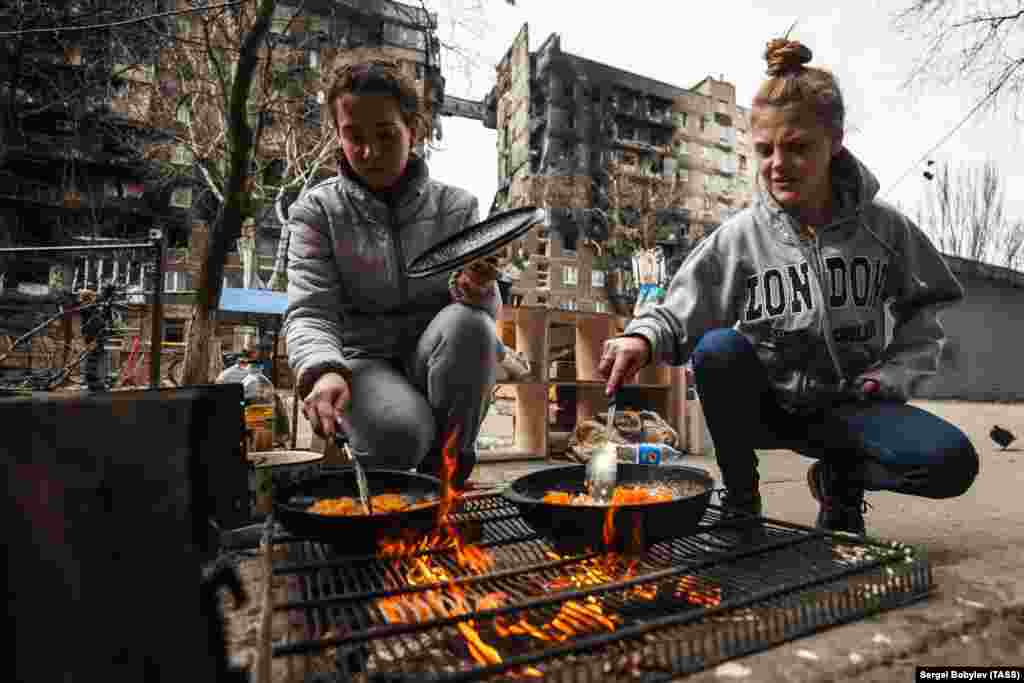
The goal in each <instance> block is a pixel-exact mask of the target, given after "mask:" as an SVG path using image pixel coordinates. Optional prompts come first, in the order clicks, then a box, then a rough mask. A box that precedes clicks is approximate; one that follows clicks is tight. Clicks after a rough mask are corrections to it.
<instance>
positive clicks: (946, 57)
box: [894, 0, 1024, 107]
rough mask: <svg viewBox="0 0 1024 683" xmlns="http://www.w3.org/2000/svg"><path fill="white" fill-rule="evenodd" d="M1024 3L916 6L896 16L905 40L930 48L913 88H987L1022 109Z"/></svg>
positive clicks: (930, 0)
mask: <svg viewBox="0 0 1024 683" xmlns="http://www.w3.org/2000/svg"><path fill="white" fill-rule="evenodd" d="M1022 21H1024V3H1022V2H1021V0H912V2H911V3H910V4H909V5H908V6H907V7H905V8H904V9H903V10H901V11H899V12H898V13H896V15H895V16H894V25H895V26H896V28H897V29H898V30H899V31H901V32H902V33H904V34H907V35H909V36H915V37H919V38H921V39H922V40H924V42H925V48H924V50H923V53H922V56H921V57H920V59H919V60H918V62H917V64H916V65H915V66H914V68H913V70H912V71H911V73H910V76H909V77H908V79H907V82H908V84H909V83H915V82H922V81H925V80H937V81H939V82H942V83H947V84H948V83H955V82H966V83H970V84H972V85H977V86H980V87H983V88H984V89H985V91H986V92H987V93H988V99H987V101H986V104H987V105H988V106H990V107H994V106H995V105H996V103H997V101H998V99H999V97H1000V96H1004V95H1005V96H1008V97H1011V98H1013V99H1014V100H1015V106H1016V107H1019V104H1020V95H1021V94H1022V92H1024V70H1022V69H1021V67H1022V66H1024V31H1022V28H1024V24H1022Z"/></svg>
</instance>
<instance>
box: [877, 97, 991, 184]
mask: <svg viewBox="0 0 1024 683" xmlns="http://www.w3.org/2000/svg"><path fill="white" fill-rule="evenodd" d="M1003 83H1005V81H1003V82H1000V83H999V84H998V85H996V86H993V87H992V89H991V90H989V91H988V93H986V94H985V96H984V97H982V98H981V99H980V100H978V101H977V102H976V103H975V105H974V106H973V107H971V110H970V111H968V112H967V115H966V116H964V117H963V118H962V119H960V122H959V123H957V124H956V125H955V126H953V128H952V129H951V130H950V131H949V132H948V133H946V134H945V135H943V136H942V137H941V138H940V139H939V141H938V142H936V143H935V144H934V145H932V147H931V148H930V149H929V150H928V151H927V152H925V153H924V154H922V155H921V158H920V159H918V160H917V161H915V162H914V163H913V164H912V165H911V166H910V167H908V168H907V170H906V171H904V172H903V175H901V176H900V177H899V178H897V179H896V182H894V183H893V184H892V185H890V186H889V187H888V188H886V190H885V192H883V193H882V195H883V196H885V195H887V194H889V193H890V192H892V191H893V190H895V189H896V186H897V185H899V184H900V183H902V182H903V181H904V180H906V179H907V176H909V175H910V174H911V173H913V172H914V169H916V168H918V167H919V166H920V164H921V162H922V161H925V160H926V159H927V158H928V157H930V156H931V155H932V154H933V153H934V152H935V150H937V149H938V148H939V147H941V146H942V145H944V144H945V143H946V142H948V141H949V139H950V138H951V137H953V136H954V135H955V134H956V132H957V131H958V130H960V129H961V128H962V127H963V125H964V124H965V123H967V122H968V121H969V120H970V118H971V117H972V116H974V115H975V113H977V111H978V110H979V109H981V107H982V106H983V105H984V104H985V103H986V102H988V101H989V100H990V99H992V98H993V97H995V95H996V93H998V92H999V90H1000V89H1001V88H1002V85H1003Z"/></svg>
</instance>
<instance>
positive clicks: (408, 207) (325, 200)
mask: <svg viewBox="0 0 1024 683" xmlns="http://www.w3.org/2000/svg"><path fill="white" fill-rule="evenodd" d="M478 211H479V209H478V202H477V200H476V198H475V197H474V196H473V195H471V194H470V193H469V192H466V191H465V190H462V189H459V188H456V187H452V186H449V185H445V184H444V183H440V182H438V181H436V180H432V179H431V178H430V176H429V171H428V169H427V165H426V163H425V162H423V161H422V160H421V159H419V158H416V157H414V158H413V159H412V160H411V161H410V162H409V166H408V168H407V171H406V174H405V176H404V177H403V181H402V183H401V184H400V187H399V189H398V190H397V191H396V192H395V193H394V194H393V196H392V197H389V198H387V201H385V200H384V199H382V198H380V197H379V196H378V195H375V194H374V193H372V192H370V191H369V190H368V189H367V188H366V187H365V186H364V185H363V184H362V183H361V182H359V181H358V180H357V179H355V178H354V177H353V176H352V174H351V172H348V173H346V172H339V174H338V175H337V176H336V177H334V178H331V179H329V180H325V181H324V182H322V183H320V184H318V185H316V186H314V187H312V188H310V189H309V191H308V192H306V193H305V194H303V195H302V196H301V197H300V198H299V199H298V200H296V202H295V203H294V204H293V205H292V206H291V208H290V210H289V222H288V229H289V230H291V241H290V244H289V248H288V310H287V312H286V313H285V324H284V334H285V340H286V343H287V345H288V362H289V365H291V367H292V370H293V371H294V372H295V374H296V376H297V378H298V381H297V385H296V386H297V389H298V393H299V396H301V397H304V396H306V395H307V394H308V393H309V391H310V389H311V388H312V386H313V384H314V383H315V382H316V380H317V379H318V378H319V377H320V376H321V375H322V374H324V373H325V372H327V371H329V370H334V369H340V368H344V367H345V361H346V360H348V359H351V358H381V359H395V358H402V357H404V356H405V354H408V353H410V352H411V351H412V349H413V348H414V345H415V343H416V341H417V340H418V339H419V337H420V335H421V334H422V333H423V331H424V330H425V329H426V327H427V325H428V324H429V323H430V321H431V320H432V319H433V318H434V316H435V315H437V313H438V312H439V311H440V310H441V309H442V308H444V307H445V306H447V305H448V304H450V303H451V296H450V294H449V289H448V274H447V273H445V274H441V275H437V276H435V277H430V278H423V279H411V278H409V277H407V275H406V267H407V265H408V264H409V263H410V262H411V261H412V260H413V259H414V258H415V257H417V256H419V255H420V254H422V253H423V252H424V251H426V250H427V249H428V248H429V247H431V246H433V245H434V244H436V243H437V242H439V241H441V240H442V239H444V238H446V237H448V236H449V235H451V234H452V233H454V232H456V231H458V230H460V229H462V228H463V227H465V226H467V225H471V224H473V223H475V222H476V221H477V220H478ZM500 305H501V298H500V295H498V293H497V285H496V284H495V296H494V297H493V298H492V300H491V305H490V307H489V308H488V312H489V313H490V315H491V316H492V317H496V316H497V312H498V307H499V306H500Z"/></svg>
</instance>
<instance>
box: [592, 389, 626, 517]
mask: <svg viewBox="0 0 1024 683" xmlns="http://www.w3.org/2000/svg"><path fill="white" fill-rule="evenodd" d="M619 391H620V390H616V391H615V393H614V394H612V397H611V399H610V400H609V401H608V418H607V420H608V423H607V425H606V426H605V439H606V440H605V443H604V446H602V447H601V449H600V450H599V451H598V452H597V453H596V454H595V455H594V457H592V458H591V459H590V460H588V461H587V483H586V489H587V492H588V493H589V494H590V495H591V496H593V497H594V500H596V501H597V502H598V503H601V504H608V503H610V502H611V500H612V492H613V491H614V490H615V480H616V478H617V477H618V465H619V458H618V454H617V452H616V448H615V444H614V443H613V442H612V433H613V432H614V426H615V409H616V406H617V405H618V402H619Z"/></svg>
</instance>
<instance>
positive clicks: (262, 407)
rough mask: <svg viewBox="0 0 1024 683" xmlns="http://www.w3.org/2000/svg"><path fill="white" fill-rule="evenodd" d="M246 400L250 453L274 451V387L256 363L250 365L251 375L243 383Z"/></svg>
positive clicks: (246, 429)
mask: <svg viewBox="0 0 1024 683" xmlns="http://www.w3.org/2000/svg"><path fill="white" fill-rule="evenodd" d="M242 395H243V396H244V399H245V431H246V435H247V436H248V438H249V451H250V452H257V453H258V452H260V451H272V450H274V436H275V434H274V432H275V427H276V424H277V419H276V415H275V412H276V411H275V409H274V407H275V403H276V398H277V394H276V392H275V391H274V385H273V384H271V382H270V380H269V379H267V377H266V375H264V374H263V373H262V372H260V368H259V366H258V365H256V364H255V363H250V364H249V374H248V376H247V377H246V378H245V380H244V381H243V382H242Z"/></svg>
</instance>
